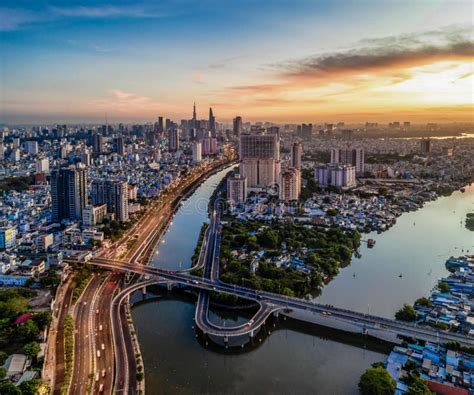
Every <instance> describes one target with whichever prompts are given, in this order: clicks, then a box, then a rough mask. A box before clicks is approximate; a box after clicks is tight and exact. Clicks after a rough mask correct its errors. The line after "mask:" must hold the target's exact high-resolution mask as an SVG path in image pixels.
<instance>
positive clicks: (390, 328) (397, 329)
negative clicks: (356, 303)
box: [71, 258, 474, 347]
mask: <svg viewBox="0 0 474 395" xmlns="http://www.w3.org/2000/svg"><path fill="white" fill-rule="evenodd" d="M71 263H75V262H74V261H71ZM89 263H90V264H92V265H95V266H98V267H102V268H104V269H110V270H120V271H125V272H131V273H137V274H140V275H143V276H149V277H155V278H163V279H165V280H169V281H171V282H175V283H179V284H184V285H187V286H189V287H193V288H196V289H199V290H207V291H216V292H225V293H229V294H232V295H236V296H238V297H240V298H242V299H247V300H251V301H253V302H257V303H270V304H273V305H275V306H280V307H281V308H284V309H285V310H289V309H294V310H299V311H303V312H306V313H309V314H319V315H320V316H321V318H322V320H320V321H321V322H319V324H320V325H326V326H329V327H333V325H335V324H334V322H335V321H344V322H345V323H349V324H351V325H353V326H355V327H358V328H360V329H361V331H360V332H361V333H365V334H369V335H372V336H375V337H380V336H379V335H380V334H381V333H382V332H386V333H387V332H390V333H392V334H393V335H395V336H404V337H411V338H416V339H419V340H424V341H430V342H438V341H439V342H441V343H446V342H450V341H457V342H459V343H460V344H461V345H463V346H466V347H472V346H474V339H472V338H470V337H468V336H464V335H461V334H458V333H452V332H447V331H438V330H435V329H434V328H431V327H424V326H418V325H416V324H412V323H407V322H400V321H396V320H392V319H388V318H383V317H377V316H373V315H368V314H363V313H359V312H355V311H351V310H346V309H342V308H338V307H334V306H326V305H321V304H318V303H315V302H314V301H308V300H304V299H299V298H295V297H289V296H285V295H279V294H274V293H270V292H265V291H257V290H255V289H251V288H247V287H242V286H240V285H235V284H226V283H222V282H219V281H213V280H211V279H206V278H200V277H196V276H191V275H190V274H188V273H180V272H173V271H167V270H163V269H158V268H153V267H147V266H143V265H140V264H130V263H123V262H121V261H113V260H108V259H103V258H93V259H91V260H90V261H89ZM252 330H254V328H252V327H249V328H248V331H247V332H248V333H250V332H251V331H252Z"/></svg>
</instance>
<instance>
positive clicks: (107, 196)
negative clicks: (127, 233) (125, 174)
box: [91, 180, 128, 222]
mask: <svg viewBox="0 0 474 395" xmlns="http://www.w3.org/2000/svg"><path fill="white" fill-rule="evenodd" d="M91 200H92V204H93V205H100V204H106V205H107V212H108V213H113V214H115V219H117V220H118V221H122V222H126V221H128V183H127V182H126V181H110V180H107V181H100V180H95V181H93V182H92V185H91Z"/></svg>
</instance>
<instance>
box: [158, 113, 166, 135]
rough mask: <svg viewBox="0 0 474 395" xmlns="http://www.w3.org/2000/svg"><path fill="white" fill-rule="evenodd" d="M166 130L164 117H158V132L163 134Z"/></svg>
mask: <svg viewBox="0 0 474 395" xmlns="http://www.w3.org/2000/svg"><path fill="white" fill-rule="evenodd" d="M164 130H165V125H164V124H163V117H158V132H159V133H163V132H164Z"/></svg>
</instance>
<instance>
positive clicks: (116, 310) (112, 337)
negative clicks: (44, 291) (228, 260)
mask: <svg viewBox="0 0 474 395" xmlns="http://www.w3.org/2000/svg"><path fill="white" fill-rule="evenodd" d="M226 163H227V162H226V160H223V161H220V162H217V161H216V162H214V163H213V164H212V165H210V164H206V165H204V166H201V167H200V168H195V169H193V170H192V171H191V172H189V173H188V174H187V175H186V177H184V178H183V179H182V180H180V182H177V181H176V182H175V183H173V184H172V185H170V186H169V187H168V188H167V189H166V191H165V192H164V193H163V194H162V196H161V197H160V198H159V199H157V200H156V201H154V202H153V203H151V204H150V206H149V207H148V208H147V209H146V212H145V213H144V215H143V216H142V218H141V219H140V220H139V221H138V222H137V223H136V224H135V225H134V226H132V228H131V229H129V230H128V231H127V233H126V234H125V235H124V237H122V238H121V239H120V240H118V241H117V242H115V243H108V244H106V245H104V247H103V248H101V249H99V250H98V251H96V253H95V255H96V256H97V258H98V259H105V260H114V259H118V258H120V259H123V260H124V261H126V262H143V263H145V262H149V261H150V259H151V256H152V254H153V251H154V247H155V245H156V243H157V242H158V241H159V238H160V237H161V235H162V234H163V232H164V231H166V229H167V226H168V224H169V223H170V222H171V220H172V217H173V215H174V212H175V210H176V209H177V207H179V203H180V201H181V200H182V199H183V198H184V197H185V196H187V194H188V193H189V192H190V191H191V190H192V188H193V187H194V186H195V185H199V183H200V181H201V180H202V179H203V178H205V177H207V176H208V175H209V174H211V173H212V172H213V171H216V170H218V169H219V168H221V167H222V166H223V165H225V164H226ZM131 240H133V242H130V241H131ZM65 262H67V260H65ZM126 280H127V278H126V275H124V274H123V273H121V272H118V271H114V272H113V273H112V274H106V273H102V274H101V273H99V274H97V273H95V274H94V275H93V277H92V279H91V280H90V282H89V284H88V285H87V287H86V288H85V290H84V292H83V293H82V295H81V297H80V298H79V300H78V301H77V303H76V305H75V306H74V310H73V316H74V318H75V334H74V342H75V345H74V350H75V352H74V366H73V374H72V379H71V383H70V386H69V393H71V394H85V393H107V394H110V393H112V392H116V393H119V392H122V393H127V394H128V393H135V389H136V387H137V380H136V378H135V372H136V369H135V368H136V366H135V363H136V357H135V352H134V348H133V344H132V341H131V336H130V332H129V326H128V323H127V319H126V316H125V310H124V305H123V302H124V301H125V300H126V299H127V297H128V294H126V295H125V296H126V297H123V298H121V299H120V303H115V302H116V301H117V300H118V299H114V297H115V296H116V295H117V292H120V289H122V288H126V287H127V282H126ZM68 290H69V292H70V291H71V290H70V288H68ZM63 310H64V311H63ZM67 312H68V309H62V310H61V317H60V318H62V319H64V317H62V316H63V315H65V314H67ZM58 339H60V340H58V345H57V347H56V354H58V353H61V352H62V354H63V353H64V347H63V342H64V340H63V335H62V334H61V336H58ZM61 346H62V347H61ZM58 361H59V363H58V365H57V368H56V376H59V375H61V374H63V373H62V371H61V367H62V369H64V367H63V364H61V363H60V362H61V359H60V358H59V359H58ZM116 364H117V366H116ZM129 369H130V371H132V372H133V374H131V375H130V374H129ZM116 370H117V372H116ZM61 382H62V380H59V382H58V386H57V387H56V388H55V393H59V390H60V384H59V383H61Z"/></svg>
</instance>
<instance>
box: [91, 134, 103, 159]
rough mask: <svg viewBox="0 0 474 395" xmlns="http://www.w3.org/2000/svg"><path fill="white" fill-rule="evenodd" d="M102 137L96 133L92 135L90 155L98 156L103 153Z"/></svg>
mask: <svg viewBox="0 0 474 395" xmlns="http://www.w3.org/2000/svg"><path fill="white" fill-rule="evenodd" d="M104 151H105V150H104V136H102V135H101V134H98V133H94V134H93V135H92V153H93V154H94V155H100V154H103V153H104Z"/></svg>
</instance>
